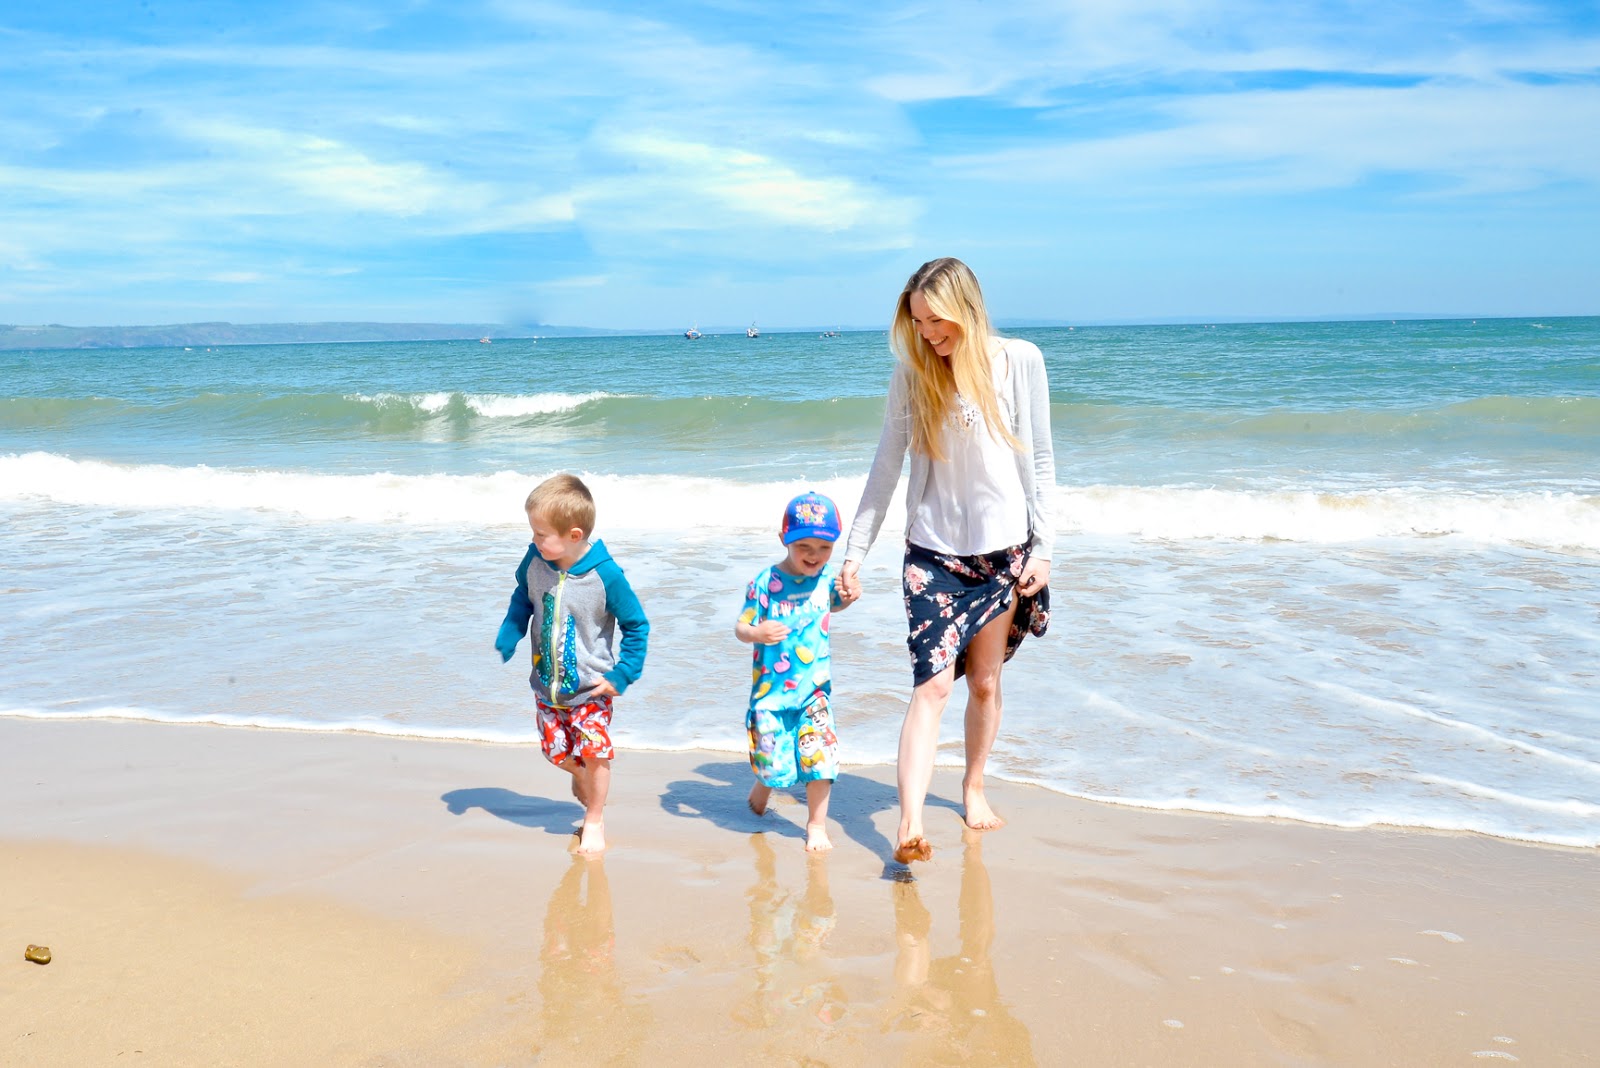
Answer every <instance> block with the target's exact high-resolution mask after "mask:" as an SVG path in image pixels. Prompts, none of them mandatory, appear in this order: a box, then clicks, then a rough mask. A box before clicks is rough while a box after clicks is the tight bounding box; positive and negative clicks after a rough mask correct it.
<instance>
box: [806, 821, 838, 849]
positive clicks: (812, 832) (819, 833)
mask: <svg viewBox="0 0 1600 1068" xmlns="http://www.w3.org/2000/svg"><path fill="white" fill-rule="evenodd" d="M832 848H833V839H831V838H829V837H828V825H827V824H826V823H808V824H806V852H807V853H824V852H827V851H828V850H830V849H832Z"/></svg>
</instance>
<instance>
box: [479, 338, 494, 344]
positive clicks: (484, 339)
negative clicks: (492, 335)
mask: <svg viewBox="0 0 1600 1068" xmlns="http://www.w3.org/2000/svg"><path fill="white" fill-rule="evenodd" d="M478 344H480V345H492V344H494V342H492V341H490V340H489V339H488V338H486V337H480V338H479V339H478Z"/></svg>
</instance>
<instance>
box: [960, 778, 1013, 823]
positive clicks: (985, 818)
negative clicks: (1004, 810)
mask: <svg viewBox="0 0 1600 1068" xmlns="http://www.w3.org/2000/svg"><path fill="white" fill-rule="evenodd" d="M962 794H963V797H962V805H963V806H964V812H965V816H964V818H965V819H966V822H967V826H968V827H971V828H972V829H973V830H975V831H992V830H994V829H995V828H997V827H1004V826H1005V825H1006V821H1005V820H1003V819H1001V818H1000V816H999V815H998V814H997V813H996V812H995V810H994V809H992V808H990V807H989V799H988V798H986V797H985V796H984V794H983V787H981V786H969V787H967V788H966V789H965V790H963V791H962Z"/></svg>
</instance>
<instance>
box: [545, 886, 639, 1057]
mask: <svg viewBox="0 0 1600 1068" xmlns="http://www.w3.org/2000/svg"><path fill="white" fill-rule="evenodd" d="M586 880H587V884H588V887H587V889H588V893H587V894H585V893H584V888H585V887H584V884H585V881H586ZM615 949H616V928H615V925H614V924H613V921H612V915H611V888H610V885H609V884H608V883H607V882H606V869H605V861H604V859H602V858H600V857H594V856H588V857H579V856H574V858H573V860H572V863H571V864H570V865H569V866H568V868H567V871H566V874H564V875H563V876H562V877H561V881H560V882H559V883H557V884H556V888H555V890H554V891H553V892H552V893H551V894H550V903H549V905H548V906H546V908H545V915H544V945H543V949H542V951H541V953H540V956H541V958H542V962H543V967H542V968H541V969H540V971H539V994H540V1000H541V1002H542V1005H543V1013H544V1026H543V1028H542V1032H543V1037H544V1043H543V1048H541V1049H538V1050H536V1051H535V1054H536V1055H537V1056H540V1057H545V1056H549V1057H552V1058H553V1059H554V1061H555V1063H579V1060H580V1059H581V1060H582V1062H583V1063H601V1064H606V1063H625V1061H623V1060H618V1057H621V1056H624V1055H626V1054H628V1052H629V1051H632V1050H634V1049H636V1048H637V1046H638V1045H639V1043H640V1041H641V1039H642V1038H643V1035H644V1029H645V1024H646V1022H647V1010H646V1009H645V1006H643V1005H641V1004H639V1003H638V1001H637V1000H636V999H635V998H634V997H632V996H630V995H628V994H626V993H625V992H624V991H623V989H622V983H621V981H620V980H619V978H618V977H617V967H616V956H615Z"/></svg>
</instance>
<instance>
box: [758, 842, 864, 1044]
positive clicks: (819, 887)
mask: <svg viewBox="0 0 1600 1068" xmlns="http://www.w3.org/2000/svg"><path fill="white" fill-rule="evenodd" d="M750 845H751V848H753V849H754V850H755V854H756V864H755V869H756V879H755V882H754V883H752V884H751V886H750V890H749V892H748V893H747V894H746V897H747V898H748V900H749V903H750V948H751V950H752V951H753V952H754V954H755V970H754V978H755V983H754V988H753V989H752V991H751V992H750V994H749V995H748V996H747V997H746V998H744V999H742V1000H741V1001H740V1003H739V1004H737V1005H736V1006H735V1007H734V1010H733V1019H734V1020H735V1021H736V1022H737V1023H739V1024H742V1025H744V1026H745V1027H747V1028H749V1029H750V1030H751V1031H752V1032H760V1033H761V1035H762V1039H761V1041H762V1045H763V1047H767V1048H768V1052H770V1053H771V1054H772V1055H773V1056H774V1057H775V1058H777V1059H776V1061H774V1063H788V1062H789V1060H791V1059H792V1058H793V1057H794V1055H795V1051H796V1050H797V1049H800V1048H805V1047H804V1046H803V1045H796V1044H795V1042H796V1040H797V1039H800V1038H804V1039H806V1042H807V1044H809V1043H810V1042H814V1041H815V1040H816V1038H817V1037H818V1033H819V1030H820V1031H821V1032H824V1033H826V1032H830V1031H832V1029H833V1028H834V1026H835V1025H836V1024H837V1023H838V1022H839V1021H840V1020H841V1019H842V1018H843V1017H844V1015H845V1012H846V998H845V992H844V988H843V986H841V985H840V983H839V981H838V978H837V975H836V974H835V972H834V970H833V968H832V966H831V962H830V961H829V959H828V957H827V954H826V949H827V943H828V937H829V935H831V934H832V933H833V929H834V925H835V923H836V922H837V918H836V917H835V915H834V909H833V895H832V893H830V892H829V889H828V865H827V861H826V859H825V858H823V857H816V856H813V857H807V858H806V885H805V891H804V892H803V893H800V894H796V893H795V891H793V890H790V889H785V888H784V887H782V886H780V885H779V883H778V875H777V858H776V856H775V855H774V853H773V850H772V847H771V846H770V845H768V844H767V840H766V836H765V835H761V834H754V835H751V836H750Z"/></svg>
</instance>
